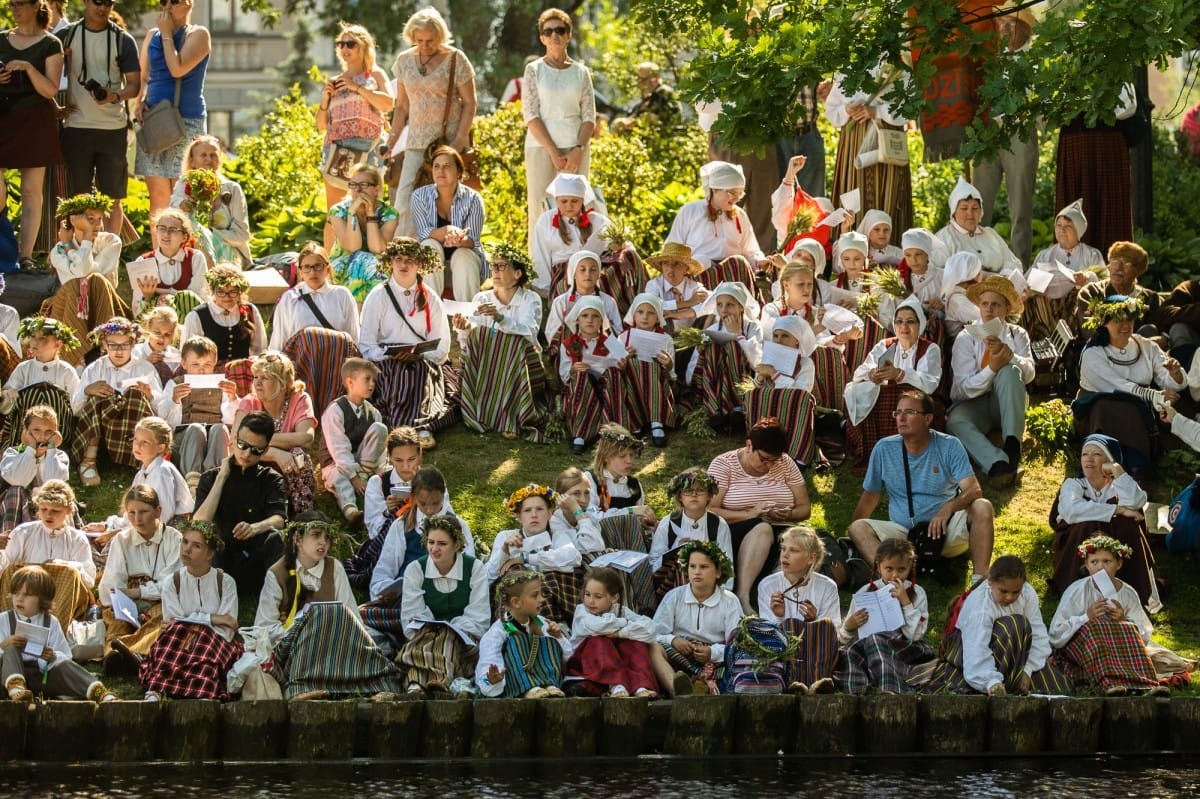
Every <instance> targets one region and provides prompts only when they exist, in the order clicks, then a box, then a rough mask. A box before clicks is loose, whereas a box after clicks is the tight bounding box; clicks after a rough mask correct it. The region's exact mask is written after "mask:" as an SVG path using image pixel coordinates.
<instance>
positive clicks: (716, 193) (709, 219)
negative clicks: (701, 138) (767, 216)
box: [667, 161, 765, 289]
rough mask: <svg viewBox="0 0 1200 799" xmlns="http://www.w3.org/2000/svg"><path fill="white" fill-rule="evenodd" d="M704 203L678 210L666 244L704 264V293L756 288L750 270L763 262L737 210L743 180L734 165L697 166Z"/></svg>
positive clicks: (746, 220) (742, 213) (747, 224)
mask: <svg viewBox="0 0 1200 799" xmlns="http://www.w3.org/2000/svg"><path fill="white" fill-rule="evenodd" d="M700 188H701V189H703V190H704V199H701V200H693V201H692V202H690V203H688V204H686V205H684V206H683V207H682V208H680V209H679V213H677V214H676V215H675V221H674V222H672V223H671V232H670V233H668V234H667V241H674V242H678V243H681V244H686V245H687V246H688V247H691V248H692V257H693V258H695V259H696V260H697V261H699V262H700V263H702V264H704V265H705V270H704V271H703V272H702V273H700V276H699V280H700V282H701V283H703V284H704V285H705V287H706V288H710V289H711V288H713V287H715V286H716V285H718V284H719V283H724V282H737V283H743V284H745V285H746V286H754V285H755V282H754V269H755V268H756V267H757V265H758V262H759V261H761V260H763V258H764V257H765V256H764V255H763V251H762V247H760V246H759V243H758V239H757V238H755V236H754V226H753V225H752V224H751V223H750V217H749V216H747V215H746V212H745V211H744V210H743V209H742V208H741V207H739V206H738V202H739V201H740V200H741V199H742V198H743V197H745V196H746V175H745V174H744V173H743V171H742V167H741V166H740V165H738V164H730V163H726V162H725V161H710V162H709V163H707V164H705V165H704V166H702V167H700Z"/></svg>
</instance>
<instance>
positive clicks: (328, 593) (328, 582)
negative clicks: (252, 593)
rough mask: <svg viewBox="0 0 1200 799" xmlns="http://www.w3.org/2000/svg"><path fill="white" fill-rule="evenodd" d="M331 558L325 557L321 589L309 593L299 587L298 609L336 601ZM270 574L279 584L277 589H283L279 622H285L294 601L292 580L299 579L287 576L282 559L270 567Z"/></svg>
mask: <svg viewBox="0 0 1200 799" xmlns="http://www.w3.org/2000/svg"><path fill="white" fill-rule="evenodd" d="M333 564H334V561H333V558H331V557H329V556H328V555H326V556H325V571H323V572H322V573H321V587H320V588H318V589H317V590H316V591H309V590H308V589H307V588H305V587H304V586H303V585H301V586H300V603H299V604H298V605H297V607H298V608H302V607H304V606H305V605H307V604H308V603H309V602H332V601H333V600H335V599H337V589H336V588H335V586H334V584H333V569H334V565H333ZM270 572H271V574H272V575H274V576H275V579H276V580H277V581H278V582H279V587H280V588H282V589H283V596H282V597H280V598H279V620H280V621H286V620H287V617H288V614H290V613H291V612H292V603H293V602H295V601H296V584H295V583H293V582H292V581H293V580H298V579H300V578H299V576H293V575H290V574H288V569H287V566H285V565H284V562H283V558H280V559H279V560H277V561H275V563H274V565H272V566H271V568H270Z"/></svg>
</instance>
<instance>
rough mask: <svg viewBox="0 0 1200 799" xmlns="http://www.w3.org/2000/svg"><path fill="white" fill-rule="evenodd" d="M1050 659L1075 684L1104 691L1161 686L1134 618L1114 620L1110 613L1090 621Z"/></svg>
mask: <svg viewBox="0 0 1200 799" xmlns="http://www.w3.org/2000/svg"><path fill="white" fill-rule="evenodd" d="M1051 660H1052V661H1053V662H1054V664H1055V665H1056V666H1058V667H1059V668H1061V669H1062V670H1063V673H1065V674H1066V675H1067V676H1068V677H1070V678H1071V679H1072V680H1074V681H1075V682H1076V683H1087V684H1089V685H1097V686H1099V687H1100V688H1101V690H1104V689H1107V688H1116V687H1124V688H1134V689H1145V688H1153V687H1154V686H1156V685H1158V675H1157V674H1156V672H1155V669H1154V663H1153V662H1152V661H1151V660H1150V656H1149V655H1148V654H1147V653H1146V645H1145V643H1144V642H1143V641H1142V635H1141V633H1140V632H1139V631H1138V628H1137V625H1136V624H1134V623H1133V622H1131V621H1125V620H1123V621H1113V620H1112V619H1110V618H1109V617H1108V616H1101V617H1100V618H1098V619H1096V620H1095V621H1089V622H1088V623H1087V624H1084V625H1083V626H1082V627H1080V628H1079V631H1078V632H1076V633H1075V635H1073V636H1071V640H1070V641H1068V642H1067V645H1066V646H1064V647H1063V648H1062V649H1059V650H1056V651H1055V653H1054V654H1053V655H1052V656H1051Z"/></svg>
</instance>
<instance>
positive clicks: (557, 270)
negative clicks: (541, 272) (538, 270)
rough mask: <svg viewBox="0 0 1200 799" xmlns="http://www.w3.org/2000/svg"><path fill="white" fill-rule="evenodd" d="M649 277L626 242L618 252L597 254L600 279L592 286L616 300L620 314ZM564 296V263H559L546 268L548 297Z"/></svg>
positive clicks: (565, 273) (641, 289)
mask: <svg viewBox="0 0 1200 799" xmlns="http://www.w3.org/2000/svg"><path fill="white" fill-rule="evenodd" d="M649 282H650V275H649V274H648V273H647V272H646V266H645V264H643V263H642V258H641V256H640V255H638V253H637V250H636V249H634V246H633V245H632V244H628V243H626V244H625V246H623V247H622V248H621V249H620V250H617V251H616V252H612V251H611V250H605V251H604V252H603V253H601V254H600V279H599V280H598V281H597V285H596V287H597V288H598V289H599V290H600V291H602V292H603V293H605V294H607V295H609V296H610V297H612V298H613V299H614V300H616V301H617V308H618V309H619V310H620V311H621V313H622V314H624V313H625V312H626V311H628V310H629V306H630V305H631V304H632V303H633V298H634V297H636V296H637V295H639V294H641V293H642V292H643V291H645V290H646V284H647V283H649ZM566 293H567V262H566V261H559V262H558V263H556V264H554V265H553V266H551V267H550V296H551V297H557V296H558V295H560V294H566Z"/></svg>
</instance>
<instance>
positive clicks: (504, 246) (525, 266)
mask: <svg viewBox="0 0 1200 799" xmlns="http://www.w3.org/2000/svg"><path fill="white" fill-rule="evenodd" d="M486 249H487V251H488V255H490V256H491V257H493V258H496V259H501V260H505V261H508V262H509V263H510V264H520V265H521V268H522V271H524V272H528V271H529V268H530V266H532V264H530V263H529V261H530V258H529V256H528V255H526V254H525V253H524V252H522V251H521V250H518V249H517V248H516V247H514V246H512V245H511V244H509V243H508V242H505V241H501V242H497V243H495V244H488V245H487V246H486Z"/></svg>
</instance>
